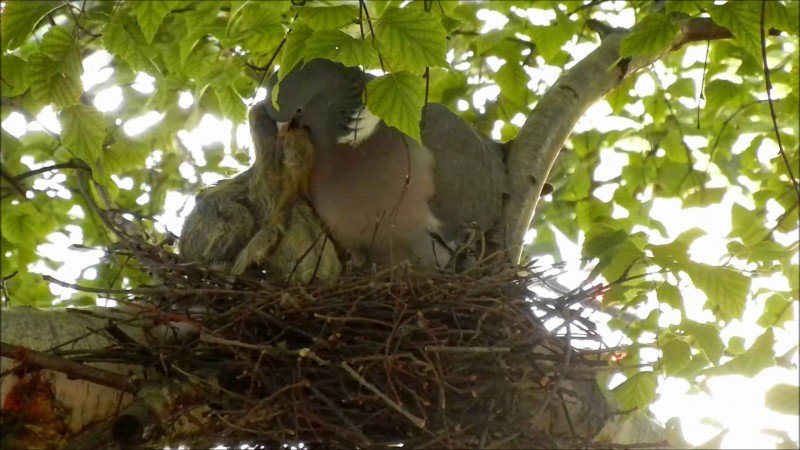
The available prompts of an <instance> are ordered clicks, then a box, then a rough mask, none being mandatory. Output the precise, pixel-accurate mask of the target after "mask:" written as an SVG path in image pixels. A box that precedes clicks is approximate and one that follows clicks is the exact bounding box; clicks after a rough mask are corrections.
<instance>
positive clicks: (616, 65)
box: [500, 18, 779, 261]
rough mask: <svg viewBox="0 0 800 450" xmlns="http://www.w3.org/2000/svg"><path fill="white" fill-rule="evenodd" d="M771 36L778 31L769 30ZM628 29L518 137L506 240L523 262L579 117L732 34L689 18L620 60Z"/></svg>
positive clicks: (554, 91) (568, 74)
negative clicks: (651, 69)
mask: <svg viewBox="0 0 800 450" xmlns="http://www.w3.org/2000/svg"><path fill="white" fill-rule="evenodd" d="M770 34H771V35H774V34H779V32H778V31H776V30H770ZM626 35H627V32H616V33H612V34H610V35H608V36H607V37H605V38H604V39H603V42H602V43H601V44H600V46H599V47H598V48H597V49H596V50H594V51H593V52H592V53H590V54H589V55H588V56H586V57H585V58H584V59H583V60H582V61H580V62H579V63H578V64H576V65H575V66H573V67H572V68H571V69H569V70H566V71H564V72H563V73H562V74H561V76H560V77H559V78H558V80H557V81H556V83H555V84H554V85H553V86H552V87H551V88H550V89H549V90H548V91H547V92H546V93H545V94H544V95H543V96H542V97H541V98H540V99H539V102H538V103H537V104H536V107H535V108H534V109H533V111H531V113H530V115H529V116H528V119H527V120H526V121H525V124H524V125H523V126H522V129H521V130H520V132H519V135H518V136H517V139H516V140H515V141H514V145H513V146H512V147H511V149H510V151H509V155H508V162H507V166H508V172H509V176H510V178H511V188H512V192H513V195H512V196H511V198H510V199H509V201H508V202H506V205H505V208H504V211H503V218H504V219H505V222H504V223H505V225H506V228H505V230H502V231H501V232H504V233H505V236H504V239H500V241H501V242H505V243H506V245H507V246H508V247H509V257H510V258H511V259H512V260H513V261H519V258H520V257H521V254H522V242H523V237H524V235H525V232H526V231H527V230H528V228H529V227H530V224H531V221H532V220H533V213H534V210H535V209H536V204H537V202H538V200H539V197H540V195H541V192H542V187H543V186H544V184H545V181H546V180H547V177H548V175H549V173H550V170H551V169H552V167H553V164H554V163H555V160H556V156H558V153H559V151H560V150H561V148H562V147H563V145H564V142H565V141H566V140H567V138H568V137H569V135H570V133H571V132H572V129H573V127H574V126H575V124H576V123H577V122H578V119H580V118H581V116H583V114H584V112H586V110H587V109H588V108H589V107H590V106H591V105H592V104H594V103H595V102H596V101H598V100H600V99H601V98H602V97H603V96H605V95H606V94H607V93H608V92H610V91H611V90H612V89H614V88H615V87H616V86H618V85H619V84H620V83H621V82H622V81H623V80H624V79H625V77H626V76H628V75H630V74H631V73H634V72H636V71H638V70H639V69H641V68H643V67H645V66H648V65H650V64H652V63H653V62H655V61H657V60H658V59H660V58H661V57H662V56H663V55H664V54H666V53H668V52H670V51H674V50H677V49H679V48H681V47H682V46H683V45H686V44H687V43H690V42H695V41H706V40H714V39H725V38H730V37H732V34H731V32H730V31H729V30H728V29H727V28H724V27H720V26H719V25H717V24H715V23H714V22H713V21H711V19H709V18H694V19H688V20H686V21H685V22H684V23H683V24H682V25H681V27H680V30H679V31H678V34H677V35H676V36H675V39H674V40H673V41H672V43H671V44H670V45H668V46H667V47H666V48H664V49H663V51H662V52H659V53H656V54H653V55H650V56H646V57H636V58H632V59H629V58H620V56H619V46H620V43H621V42H622V39H623V38H624V37H625V36H626Z"/></svg>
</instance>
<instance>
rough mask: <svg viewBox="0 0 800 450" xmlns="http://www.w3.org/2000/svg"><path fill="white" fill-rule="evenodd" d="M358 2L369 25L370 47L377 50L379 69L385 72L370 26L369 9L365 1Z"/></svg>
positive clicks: (359, 0) (373, 32)
mask: <svg viewBox="0 0 800 450" xmlns="http://www.w3.org/2000/svg"><path fill="white" fill-rule="evenodd" d="M358 4H359V6H360V8H361V9H363V11H364V16H366V18H367V26H368V27H369V33H370V36H371V37H372V47H373V48H374V49H375V51H376V52H378V62H380V63H381V70H383V71H384V73H385V72H386V66H384V64H383V56H381V51H380V50H379V49H378V46H377V45H375V30H374V29H373V28H372V19H370V17H369V10H368V9H367V2H365V1H364V0H358ZM359 14H360V12H359Z"/></svg>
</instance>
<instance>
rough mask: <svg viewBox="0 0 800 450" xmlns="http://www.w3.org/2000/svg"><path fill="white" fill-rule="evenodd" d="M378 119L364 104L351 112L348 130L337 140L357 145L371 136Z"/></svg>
mask: <svg viewBox="0 0 800 450" xmlns="http://www.w3.org/2000/svg"><path fill="white" fill-rule="evenodd" d="M380 121H381V119H380V118H379V117H378V116H376V115H375V114H372V112H371V111H370V110H369V109H367V107H366V106H365V107H363V108H361V109H359V110H357V111H356V113H355V114H353V117H351V118H350V125H349V127H350V132H349V133H347V134H346V135H344V136H342V137H340V138H339V139H338V142H339V143H340V144H349V145H353V146H355V145H358V144H360V143H361V142H363V141H364V140H366V139H367V138H368V137H370V136H372V133H374V132H375V128H377V126H378V124H379V123H380Z"/></svg>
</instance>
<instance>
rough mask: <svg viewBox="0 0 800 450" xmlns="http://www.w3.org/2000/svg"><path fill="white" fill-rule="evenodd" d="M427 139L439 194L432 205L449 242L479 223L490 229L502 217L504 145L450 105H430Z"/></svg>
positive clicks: (424, 135) (505, 179)
mask: <svg viewBox="0 0 800 450" xmlns="http://www.w3.org/2000/svg"><path fill="white" fill-rule="evenodd" d="M423 121H424V122H423V127H424V128H423V131H422V143H423V145H424V146H425V147H427V148H428V149H429V150H430V151H431V152H432V153H433V156H434V161H435V167H434V183H435V186H436V193H435V194H434V197H433V198H432V199H431V202H430V206H431V209H432V211H433V214H434V215H435V216H436V218H437V219H439V221H440V222H441V224H442V229H441V233H442V236H443V237H444V238H445V239H446V240H448V241H453V240H459V239H462V238H463V233H464V230H466V229H467V228H469V227H473V226H476V227H477V228H478V229H479V230H480V231H482V232H486V231H488V230H490V229H491V228H492V227H493V226H495V224H496V223H497V221H498V220H499V218H500V215H501V212H502V206H503V194H504V193H507V192H508V186H509V183H508V176H507V174H506V170H505V165H504V163H503V153H502V150H501V149H500V146H499V145H492V144H496V143H494V142H492V141H488V140H487V139H485V138H484V137H482V136H481V135H479V134H478V133H477V131H475V130H474V129H473V128H472V127H471V126H470V125H469V124H468V123H467V122H465V121H464V119H462V118H461V117H459V116H457V115H456V114H454V113H453V112H451V111H450V110H448V109H447V108H446V107H444V106H442V105H440V104H436V103H430V104H428V105H427V106H426V107H425V111H424V115H423Z"/></svg>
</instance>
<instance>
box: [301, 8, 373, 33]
mask: <svg viewBox="0 0 800 450" xmlns="http://www.w3.org/2000/svg"><path fill="white" fill-rule="evenodd" d="M297 12H298V14H299V15H300V16H299V17H300V18H301V19H302V20H303V21H304V22H305V23H306V24H308V26H309V27H311V28H313V29H315V30H329V29H336V28H341V27H343V26H345V25H349V24H351V23H353V22H354V21H356V19H357V18H358V6H354V5H337V6H321V7H314V6H305V7H302V8H299V9H298V10H297Z"/></svg>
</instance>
